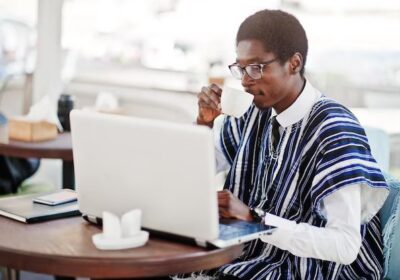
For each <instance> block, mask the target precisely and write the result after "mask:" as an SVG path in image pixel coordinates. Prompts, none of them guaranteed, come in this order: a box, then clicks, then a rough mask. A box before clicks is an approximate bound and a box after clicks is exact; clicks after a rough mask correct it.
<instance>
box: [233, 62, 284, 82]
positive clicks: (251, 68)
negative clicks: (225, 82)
mask: <svg viewBox="0 0 400 280" xmlns="http://www.w3.org/2000/svg"><path fill="white" fill-rule="evenodd" d="M277 60H278V58H274V59H271V60H268V61H265V62H262V63H253V64H249V65H246V66H245V67H241V66H240V65H239V64H237V63H233V64H231V65H229V66H228V67H229V70H230V71H231V73H232V76H233V77H234V78H236V79H239V80H241V79H243V76H244V73H246V74H247V75H248V76H249V77H250V78H252V79H254V80H259V79H261V77H262V72H263V69H264V67H265V66H267V65H269V64H271V63H272V62H275V61H277Z"/></svg>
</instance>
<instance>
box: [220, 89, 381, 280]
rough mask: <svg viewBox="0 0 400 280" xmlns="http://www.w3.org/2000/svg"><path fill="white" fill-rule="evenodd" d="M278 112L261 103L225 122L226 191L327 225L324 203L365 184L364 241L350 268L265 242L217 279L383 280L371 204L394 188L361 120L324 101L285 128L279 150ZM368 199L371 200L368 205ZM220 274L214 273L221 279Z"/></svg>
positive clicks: (290, 215)
mask: <svg viewBox="0 0 400 280" xmlns="http://www.w3.org/2000/svg"><path fill="white" fill-rule="evenodd" d="M271 129H272V127H271V110H270V109H268V110H265V111H261V110H259V109H258V108H256V107H254V105H253V106H252V107H251V108H250V109H249V111H248V112H247V113H246V114H245V115H244V116H243V117H242V118H240V119H235V118H232V117H226V119H225V121H224V124H223V127H222V130H221V145H222V150H223V152H224V155H225V157H226V158H227V160H228V161H229V163H230V164H231V169H230V171H229V173H228V177H227V180H226V183H225V188H226V189H228V190H230V191H231V192H232V193H233V194H234V195H235V196H237V197H238V198H239V199H240V200H242V201H243V202H244V203H246V204H247V205H248V206H249V207H259V208H262V209H264V210H265V211H267V212H268V213H271V214H274V215H278V216H280V217H283V218H286V219H289V220H292V221H296V222H297V223H301V222H304V223H308V224H311V225H314V226H317V227H324V226H325V224H326V217H324V214H323V212H322V211H321V203H322V199H323V198H324V197H326V196H327V195H329V194H331V193H333V192H335V191H337V190H338V189H340V188H343V187H346V186H350V185H354V184H361V194H362V198H361V202H362V217H361V219H362V221H363V224H362V225H361V236H362V238H363V241H362V245H361V250H360V253H359V255H358V257H357V259H356V261H355V262H353V263H352V264H351V265H341V264H338V263H334V262H329V261H323V260H318V259H312V258H302V257H297V256H294V255H292V254H291V253H289V252H288V251H284V250H281V249H279V248H277V247H275V246H273V245H271V244H268V243H264V242H262V241H261V240H255V241H252V242H249V243H246V245H245V249H244V251H243V254H242V255H241V257H240V258H239V259H237V260H236V261H234V262H233V263H230V264H227V265H225V266H222V267H220V268H218V269H217V270H216V271H217V273H218V274H219V273H223V274H228V275H234V276H236V277H239V278H241V279H381V278H382V269H383V268H382V266H383V253H382V238H381V228H380V222H379V218H378V216H376V212H377V211H378V210H379V209H376V208H377V207H375V209H373V207H370V205H372V204H373V203H372V204H371V203H370V201H366V200H368V199H367V198H369V200H371V198H373V197H374V196H373V194H374V192H382V191H386V189H387V185H386V182H385V179H384V177H383V176H382V174H381V171H380V169H379V167H378V166H377V163H376V161H375V160H374V158H373V157H372V156H371V151H370V148H369V145H368V141H367V138H366V136H365V132H364V129H363V128H362V127H361V126H360V124H359V123H358V121H357V119H356V118H355V117H354V115H353V114H352V113H351V112H350V111H349V110H348V109H346V108H345V107H344V106H342V105H340V104H338V103H336V102H335V101H333V100H331V99H329V98H327V97H324V96H322V97H321V98H320V99H319V100H318V101H317V102H316V103H315V104H314V106H313V107H312V109H311V111H310V112H308V113H307V114H306V115H305V116H304V117H303V118H302V119H301V120H300V121H298V122H297V123H295V124H293V125H290V126H288V127H286V128H285V129H284V131H283V134H282V136H281V139H280V142H279V144H278V146H277V148H276V150H274V147H273V146H272V143H271V141H270V139H271ZM363 200H364V201H363ZM214 272H215V271H213V272H212V273H214Z"/></svg>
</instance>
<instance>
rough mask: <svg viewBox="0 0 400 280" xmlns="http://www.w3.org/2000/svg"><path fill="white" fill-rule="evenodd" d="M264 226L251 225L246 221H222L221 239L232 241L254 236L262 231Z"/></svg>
mask: <svg viewBox="0 0 400 280" xmlns="http://www.w3.org/2000/svg"><path fill="white" fill-rule="evenodd" d="M262 228H263V225H261V224H258V223H249V222H244V221H237V220H236V221H234V222H232V221H228V222H227V223H226V221H225V220H221V221H220V224H219V238H220V239H231V238H236V237H240V236H243V235H248V234H252V233H255V232H258V231H260V230H262Z"/></svg>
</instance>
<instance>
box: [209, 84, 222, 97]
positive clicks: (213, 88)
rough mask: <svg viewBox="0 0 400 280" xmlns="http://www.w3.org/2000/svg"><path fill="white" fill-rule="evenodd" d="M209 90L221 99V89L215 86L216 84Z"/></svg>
mask: <svg viewBox="0 0 400 280" xmlns="http://www.w3.org/2000/svg"><path fill="white" fill-rule="evenodd" d="M210 89H211V90H212V91H214V92H215V94H216V95H217V96H219V97H221V94H222V89H221V88H220V87H219V86H217V85H216V84H211V85H210Z"/></svg>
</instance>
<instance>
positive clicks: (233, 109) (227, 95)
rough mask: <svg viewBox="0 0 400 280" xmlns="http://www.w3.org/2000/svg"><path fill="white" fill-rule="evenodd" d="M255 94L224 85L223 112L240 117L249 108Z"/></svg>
mask: <svg viewBox="0 0 400 280" xmlns="http://www.w3.org/2000/svg"><path fill="white" fill-rule="evenodd" d="M253 99H254V95H252V94H249V93H247V92H244V91H242V90H239V89H235V88H231V87H224V89H223V90H222V95H221V110H222V113H224V114H226V115H229V116H233V117H235V118H240V117H241V116H243V114H244V113H246V111H247V110H248V109H249V107H250V105H251V103H252V102H253Z"/></svg>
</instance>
